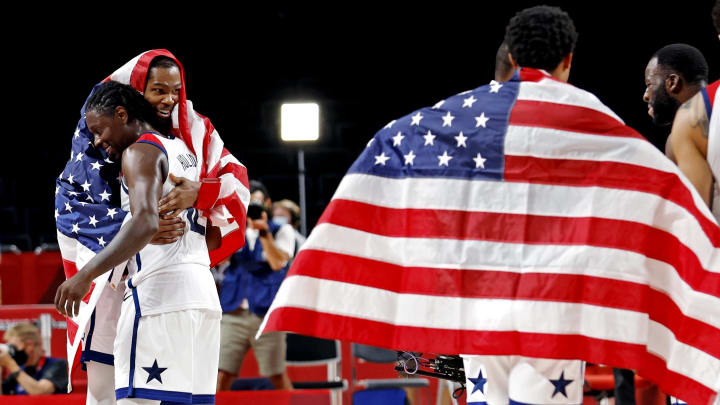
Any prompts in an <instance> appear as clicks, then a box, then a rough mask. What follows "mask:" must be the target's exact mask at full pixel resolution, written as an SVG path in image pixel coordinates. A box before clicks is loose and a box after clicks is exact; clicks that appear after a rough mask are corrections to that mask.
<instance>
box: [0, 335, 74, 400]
mask: <svg viewBox="0 0 720 405" xmlns="http://www.w3.org/2000/svg"><path fill="white" fill-rule="evenodd" d="M4 339H5V342H6V343H7V348H6V349H0V368H2V369H7V371H8V373H9V374H8V377H7V378H6V379H5V380H3V382H2V393H3V394H4V395H47V394H65V393H67V383H68V374H67V362H66V361H65V359H56V358H52V357H45V355H44V353H43V348H42V344H41V341H40V331H39V330H38V328H37V327H36V326H35V325H32V324H30V323H18V324H16V325H14V326H13V327H12V328H10V329H8V330H7V332H5V336H4Z"/></svg>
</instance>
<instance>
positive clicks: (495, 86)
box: [490, 80, 503, 93]
mask: <svg viewBox="0 0 720 405" xmlns="http://www.w3.org/2000/svg"><path fill="white" fill-rule="evenodd" d="M502 86H503V85H502V84H500V83H498V82H496V81H495V80H493V81H491V82H490V93H497V92H498V91H500V87H502Z"/></svg>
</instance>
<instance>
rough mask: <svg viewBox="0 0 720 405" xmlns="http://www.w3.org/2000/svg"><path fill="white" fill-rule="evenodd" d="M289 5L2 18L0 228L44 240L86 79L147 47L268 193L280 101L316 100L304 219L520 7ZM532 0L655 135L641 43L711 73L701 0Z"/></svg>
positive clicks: (279, 165)
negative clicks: (672, 50) (572, 32)
mask: <svg viewBox="0 0 720 405" xmlns="http://www.w3.org/2000/svg"><path fill="white" fill-rule="evenodd" d="M295 3H298V4H295ZM299 3H301V2H294V3H292V5H271V6H265V7H247V6H245V5H239V6H238V5H236V6H235V8H221V7H219V6H217V5H213V4H211V3H207V4H206V3H202V4H193V5H187V6H185V5H181V3H174V4H172V7H170V6H169V5H168V6H167V7H162V6H161V5H157V4H156V7H155V8H153V9H149V8H147V6H143V7H137V8H133V7H132V6H130V5H122V6H120V5H113V6H108V8H107V9H94V8H84V9H77V10H69V9H67V8H60V7H59V6H58V7H57V8H55V9H43V10H42V13H38V12H36V11H33V12H30V11H27V12H24V13H19V14H8V15H6V16H5V17H4V19H6V20H8V21H10V20H12V21H11V22H12V23H13V24H15V25H12V27H15V26H17V27H20V28H19V29H16V28H9V27H10V26H6V27H5V28H3V34H4V37H5V38H4V42H5V50H6V55H8V56H7V57H6V59H5V63H4V64H3V65H4V66H3V67H2V69H3V71H4V72H5V75H4V76H5V78H6V81H5V86H4V87H5V94H4V95H5V100H6V102H8V101H10V103H8V104H6V108H5V110H4V111H5V118H6V120H5V122H6V123H10V125H9V126H6V127H5V129H6V131H7V132H6V133H5V138H6V140H9V143H8V142H5V143H4V145H5V146H4V149H5V153H4V154H3V155H4V156H5V158H4V159H2V161H1V162H0V164H1V166H0V167H1V168H2V172H1V173H0V208H2V207H3V206H12V207H15V208H16V212H17V215H18V216H20V217H22V218H20V220H19V221H18V224H16V225H13V226H12V227H10V226H9V225H8V223H7V221H4V222H5V223H0V227H2V228H3V229H0V234H7V233H12V232H26V233H29V234H30V235H31V236H32V244H33V245H36V244H38V243H39V242H41V238H43V240H48V239H51V238H52V236H51V235H52V233H53V232H54V222H53V217H52V211H53V210H52V205H53V204H52V199H53V190H54V179H55V177H56V176H57V175H58V174H59V173H60V171H61V170H62V168H63V166H64V164H65V161H66V159H67V158H68V149H69V146H70V139H71V137H72V133H73V131H74V128H75V125H76V122H77V119H78V118H79V109H80V107H81V105H82V104H83V101H84V100H85V97H86V96H87V94H88V93H89V91H90V89H91V88H92V86H93V84H95V83H96V82H98V81H100V80H102V79H103V78H104V77H106V76H107V75H108V74H109V73H110V72H112V71H113V70H115V69H116V68H118V67H119V66H121V65H122V64H123V63H125V62H126V61H127V60H129V59H130V58H132V57H134V56H136V55H137V54H139V53H140V52H142V51H145V50H148V49H152V48H167V49H169V50H170V51H172V52H173V53H174V54H175V55H176V56H177V57H178V58H179V59H180V61H181V62H182V63H183V64H184V66H185V68H186V81H187V92H188V95H189V98H190V99H191V100H193V102H194V104H195V108H196V109H197V110H198V111H199V112H201V113H203V114H204V115H206V116H208V117H209V118H210V119H211V120H212V121H213V123H214V125H215V127H216V128H217V129H218V131H219V132H220V134H221V136H222V138H223V140H224V141H225V143H226V145H227V147H228V148H229V149H230V150H231V151H232V152H233V153H234V154H235V156H236V157H238V159H240V160H241V161H242V162H243V163H244V164H245V165H246V166H247V167H248V171H249V174H250V177H251V178H257V179H261V180H263V181H264V182H265V183H266V184H267V186H268V187H269V189H270V192H271V194H272V196H273V199H275V200H278V199H281V198H291V199H293V200H295V201H297V200H298V187H297V177H296V174H297V159H296V151H297V146H296V145H285V144H283V143H282V142H281V141H280V135H279V111H280V105H281V104H282V102H284V101H296V100H314V101H317V102H318V103H319V104H320V108H321V136H320V140H319V141H318V142H317V143H315V144H313V145H305V146H304V149H305V151H306V166H307V174H308V183H307V186H308V210H309V211H308V212H309V219H310V221H309V222H310V226H312V225H313V224H314V223H315V221H316V220H317V218H318V217H319V215H320V214H321V213H322V209H323V207H324V206H325V204H327V202H328V201H329V199H330V198H331V196H332V193H333V192H334V189H335V187H336V186H337V184H338V182H339V180H340V178H341V177H342V175H343V174H344V172H345V171H346V170H347V168H348V167H349V166H350V165H351V163H352V161H353V160H354V159H355V157H356V156H357V155H358V154H359V153H360V151H361V150H362V148H363V147H364V145H365V144H366V142H367V141H368V139H369V138H370V137H371V136H372V135H373V134H374V133H375V131H377V130H378V129H379V128H381V127H382V126H383V125H385V124H386V123H387V122H388V121H390V120H392V119H394V118H397V117H399V116H401V115H404V114H407V113H409V112H411V111H412V110H414V109H416V108H419V107H422V106H426V105H431V104H434V103H435V102H436V101H437V100H440V99H442V98H445V97H448V96H450V95H452V94H456V93H458V92H460V91H464V90H468V89H471V88H474V87H477V86H480V85H482V84H485V83H487V82H488V81H489V80H490V79H491V78H492V73H493V61H494V55H495V51H496V49H497V47H498V45H499V44H500V42H501V41H502V38H503V35H504V27H505V25H506V24H507V21H508V20H509V18H510V17H511V16H512V15H513V14H514V13H515V12H516V11H518V10H520V9H521V8H523V7H525V6H528V5H533V4H536V3H531V2H515V3H511V2H497V3H490V2H481V1H476V2H449V1H446V2H435V3H428V4H421V3H420V2H415V3H408V4H403V5H400V4H393V5H390V3H389V2H387V3H376V4H372V3H361V4H360V3H358V4H351V3H347V4H340V2H336V3H334V4H335V5H333V6H326V5H318V4H299ZM302 3H304V2H302ZM546 3H548V4H553V5H560V6H561V7H563V8H564V9H565V10H566V11H568V12H569V13H570V15H571V17H572V18H573V19H574V21H575V24H576V27H577V29H578V32H579V35H580V36H579V40H578V44H577V48H576V52H575V59H574V64H573V69H572V73H571V76H570V82H571V83H573V84H575V85H576V86H578V87H581V88H584V89H586V90H589V91H591V92H593V93H595V94H596V95H597V96H598V97H599V98H600V99H601V100H602V101H603V102H604V103H605V104H607V105H608V106H609V107H610V108H612V109H613V110H614V111H615V112H617V113H618V114H619V115H620V116H621V117H622V118H623V119H624V120H625V121H626V123H628V124H629V125H630V126H632V127H634V128H635V129H637V130H638V131H640V132H641V133H643V134H644V135H645V136H646V137H647V138H648V139H650V140H651V141H652V142H653V143H654V144H656V145H662V144H663V143H664V140H665V137H666V136H667V132H668V130H669V129H668V128H660V129H658V128H653V127H652V125H651V123H650V120H649V118H648V116H647V107H646V105H645V103H644V102H643V100H642V95H643V92H644V89H645V87H644V79H643V74H644V69H645V65H646V64H647V61H648V59H649V57H650V56H651V55H652V53H653V52H655V51H656V50H657V49H658V48H660V47H662V46H664V45H666V44H669V43H674V42H685V43H688V44H691V45H694V46H696V47H697V48H699V49H700V50H701V51H702V52H703V53H704V54H705V56H706V58H707V60H708V63H709V65H710V78H711V81H712V80H717V79H718V78H719V77H720V40H718V37H717V33H716V32H715V30H714V28H713V26H712V23H711V20H710V9H711V7H712V3H713V1H711V0H686V1H683V2H673V3H665V2H661V1H625V2H619V1H618V2H590V1H572V2H571V1H566V2H558V1H548V2H546ZM153 4H155V3H153ZM171 8H172V10H170V9H171ZM68 12H72V13H73V14H72V16H71V17H64V16H65V15H66V14H67V13H68ZM43 235H47V236H44V237H43ZM0 242H2V241H0Z"/></svg>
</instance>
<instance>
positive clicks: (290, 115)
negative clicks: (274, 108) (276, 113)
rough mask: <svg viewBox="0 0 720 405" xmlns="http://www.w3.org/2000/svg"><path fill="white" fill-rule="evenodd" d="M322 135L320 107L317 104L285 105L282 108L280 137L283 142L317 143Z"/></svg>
mask: <svg viewBox="0 0 720 405" xmlns="http://www.w3.org/2000/svg"><path fill="white" fill-rule="evenodd" d="M319 135H320V107H319V106H318V105H317V103H284V104H283V105H282V107H281V108H280V136H281V138H282V140H283V141H286V142H294V141H316V140H317V139H318V137H319Z"/></svg>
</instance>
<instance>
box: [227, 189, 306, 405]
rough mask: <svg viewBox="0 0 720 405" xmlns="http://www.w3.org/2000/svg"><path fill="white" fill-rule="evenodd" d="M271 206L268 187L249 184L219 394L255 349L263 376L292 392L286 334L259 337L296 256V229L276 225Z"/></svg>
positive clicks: (231, 274) (230, 274) (230, 283)
mask: <svg viewBox="0 0 720 405" xmlns="http://www.w3.org/2000/svg"><path fill="white" fill-rule="evenodd" d="M271 207H272V200H271V199H270V194H269V193H268V191H267V188H265V186H264V185H263V184H262V183H260V182H258V181H254V180H253V181H250V206H249V207H248V219H247V224H248V227H247V230H246V232H245V246H243V248H242V249H240V250H239V251H237V253H235V254H234V255H233V256H232V260H231V264H230V266H228V267H227V269H225V271H224V278H223V282H222V286H221V288H220V304H221V305H222V310H223V316H222V323H221V333H220V348H221V349H220V364H219V366H218V367H219V373H218V380H217V390H218V391H224V390H228V389H230V386H231V384H232V381H233V380H234V379H235V376H237V373H238V371H239V370H240V366H241V365H242V362H243V359H244V358H245V354H247V352H248V350H250V347H252V348H253V351H254V352H255V358H256V359H257V362H258V366H259V369H260V375H262V376H263V377H268V378H269V379H270V382H271V383H272V385H273V386H274V387H275V388H276V389H285V390H288V389H292V385H291V383H290V378H289V377H288V375H287V371H286V370H285V354H286V351H287V345H286V342H285V333H281V332H272V333H267V334H264V335H262V336H260V338H258V339H255V335H256V334H257V331H258V329H259V328H260V324H261V323H262V320H263V317H264V316H265V313H266V312H267V310H268V309H269V308H270V304H271V303H272V301H273V299H274V298H275V294H277V291H278V289H280V284H281V283H282V281H283V280H284V279H285V275H286V274H287V270H288V268H289V267H290V259H292V258H293V255H294V254H295V236H294V235H295V231H294V230H293V227H292V225H290V224H283V225H280V224H278V223H276V222H275V221H272V220H271V218H270V217H271V215H270V214H271V212H270V209H271Z"/></svg>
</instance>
